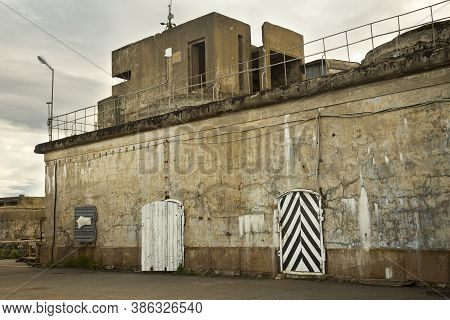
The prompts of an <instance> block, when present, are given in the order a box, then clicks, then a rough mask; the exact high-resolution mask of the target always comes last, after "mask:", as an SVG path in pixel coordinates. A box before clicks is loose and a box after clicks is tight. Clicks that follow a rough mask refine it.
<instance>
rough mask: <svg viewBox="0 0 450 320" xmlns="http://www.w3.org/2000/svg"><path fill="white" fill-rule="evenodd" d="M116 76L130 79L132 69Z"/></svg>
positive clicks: (126, 79)
mask: <svg viewBox="0 0 450 320" xmlns="http://www.w3.org/2000/svg"><path fill="white" fill-rule="evenodd" d="M114 78H119V79H122V80H124V81H128V80H130V79H131V71H125V72H122V73H119V74H117V75H115V76H114Z"/></svg>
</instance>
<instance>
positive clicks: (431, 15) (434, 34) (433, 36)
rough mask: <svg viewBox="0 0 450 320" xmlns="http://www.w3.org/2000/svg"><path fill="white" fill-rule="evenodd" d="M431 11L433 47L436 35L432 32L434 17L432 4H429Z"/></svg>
mask: <svg viewBox="0 0 450 320" xmlns="http://www.w3.org/2000/svg"><path fill="white" fill-rule="evenodd" d="M430 11H431V29H432V30H433V47H435V46H436V36H435V34H434V18H433V6H430Z"/></svg>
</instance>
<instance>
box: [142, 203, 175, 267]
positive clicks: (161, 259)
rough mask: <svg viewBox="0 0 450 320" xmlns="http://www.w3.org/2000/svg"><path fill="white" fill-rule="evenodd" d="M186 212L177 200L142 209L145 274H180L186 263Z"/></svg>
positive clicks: (154, 204)
mask: <svg viewBox="0 0 450 320" xmlns="http://www.w3.org/2000/svg"><path fill="white" fill-rule="evenodd" d="M183 232H184V208H183V205H182V204H181V202H179V201H176V200H165V201H156V202H152V203H149V204H146V205H145V206H143V207H142V232H141V234H142V252H141V264H142V271H177V269H178V267H180V266H183V263H184V240H183Z"/></svg>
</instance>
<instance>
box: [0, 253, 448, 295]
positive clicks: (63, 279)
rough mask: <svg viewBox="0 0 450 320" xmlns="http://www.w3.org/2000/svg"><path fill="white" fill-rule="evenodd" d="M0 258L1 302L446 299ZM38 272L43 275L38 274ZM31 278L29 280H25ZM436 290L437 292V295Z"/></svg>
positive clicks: (354, 286)
mask: <svg viewBox="0 0 450 320" xmlns="http://www.w3.org/2000/svg"><path fill="white" fill-rule="evenodd" d="M44 270H45V269H42V268H32V267H30V266H28V265H26V264H23V263H16V262H15V261H14V260H0V299H41V300H52V299H55V300H59V299H65V300H69V299H77V300H90V299H102V300H109V299H115V300H120V299H130V300H157V299H161V300H172V299H173V300H209V299H218V300H221V299H270V300H271V299H289V300H291V299H292V300H294V299H325V300H326V299H383V300H386V299H389V300H391V299H420V300H421V299H445V298H446V297H447V299H448V297H449V296H450V294H449V290H448V289H439V288H437V289H432V288H430V287H417V286H415V287H385V286H369V285H364V284H358V283H350V282H335V281H328V280H327V281H314V280H295V279H282V280H275V279H265V278H244V277H221V276H217V277H211V276H193V275H182V274H174V273H133V272H115V271H88V270H83V269H66V268H64V269H61V268H55V269H51V270H48V271H47V272H44V273H43V271H44ZM41 273H42V274H41ZM31 279H33V280H32V281H31V282H30V280H31ZM436 290H437V291H436Z"/></svg>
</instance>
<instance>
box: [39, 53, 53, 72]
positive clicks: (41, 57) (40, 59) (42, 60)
mask: <svg viewBox="0 0 450 320" xmlns="http://www.w3.org/2000/svg"><path fill="white" fill-rule="evenodd" d="M37 58H38V60H39V62H40V63H42V64H45V65H46V66H47V67H49V68H50V69H51V70H53V68H52V66H51V65H50V64H49V63H48V62H47V60H45V58H44V57H43V56H38V57H37Z"/></svg>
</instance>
